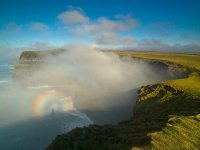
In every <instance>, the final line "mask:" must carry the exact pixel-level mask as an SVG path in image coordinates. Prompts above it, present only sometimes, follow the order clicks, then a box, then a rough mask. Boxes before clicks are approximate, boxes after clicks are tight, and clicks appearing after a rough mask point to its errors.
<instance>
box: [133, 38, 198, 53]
mask: <svg viewBox="0 0 200 150" xmlns="http://www.w3.org/2000/svg"><path fill="white" fill-rule="evenodd" d="M137 49H141V50H150V51H166V52H180V53H181V52H189V53H200V45H198V44H172V45H170V44H167V43H164V42H162V41H160V40H154V39H144V40H141V41H139V42H138V46H137Z"/></svg>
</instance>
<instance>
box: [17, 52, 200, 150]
mask: <svg viewBox="0 0 200 150" xmlns="http://www.w3.org/2000/svg"><path fill="white" fill-rule="evenodd" d="M60 52H62V50H61V51H60ZM116 53H117V54H119V55H121V56H129V55H130V56H131V57H133V59H138V60H141V61H146V62H147V63H149V65H150V66H152V69H153V70H154V71H155V72H158V73H163V75H168V76H171V77H172V78H171V79H172V80H169V81H166V82H163V83H159V84H154V85H145V86H142V87H141V88H140V90H139V91H138V98H137V104H136V106H135V108H134V113H133V116H132V118H130V119H129V120H126V121H124V122H121V123H119V124H117V125H103V126H100V125H90V126H89V127H84V128H76V129H74V130H72V131H71V132H69V133H66V134H63V135H58V136H57V137H56V138H55V139H54V140H53V141H52V143H50V145H49V146H48V147H47V148H46V150H80V149H81V150H129V149H132V150H138V149H157V150H160V149H162V150H165V149H166V150H167V149H188V150H189V149H194V150H195V149H196V150H198V149H199V148H200V73H199V68H200V67H199V66H200V61H199V58H200V56H199V55H198V56H196V55H194V56H193V55H188V57H187V56H185V55H184V58H183V56H182V54H180V55H178V54H176V58H177V59H176V60H174V59H172V60H171V57H172V56H171V54H162V56H160V55H161V54H160V53H159V55H158V54H152V53H145V54H143V53H142V54H141V53H136V52H134V53H129V52H126V53H124V52H123V53H121V52H116ZM57 54H58V53H57V52H55V51H53V52H52V51H51V52H40V51H37V52H32V51H28V52H23V53H22V54H21V57H20V61H19V64H17V65H16V66H15V77H17V78H18V77H20V78H21V77H23V75H25V74H26V75H27V74H31V72H33V71H34V69H35V68H38V67H40V65H41V64H42V62H43V58H45V57H46V56H50V55H51V56H54V55H57ZM158 57H159V58H158ZM177 61H178V62H177ZM186 62H188V63H187V65H185V63H186ZM183 77H184V78H183Z"/></svg>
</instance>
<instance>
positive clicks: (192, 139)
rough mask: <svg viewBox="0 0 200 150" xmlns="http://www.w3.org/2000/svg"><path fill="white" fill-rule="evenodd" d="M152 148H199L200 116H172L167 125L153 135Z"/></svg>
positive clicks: (197, 149) (186, 149)
mask: <svg viewBox="0 0 200 150" xmlns="http://www.w3.org/2000/svg"><path fill="white" fill-rule="evenodd" d="M151 139H152V140H151V144H152V149H156V150H160V149H162V150H172V149H177V150H179V149H184V150H199V148H200V118H199V115H197V116H193V117H184V116H171V117H170V119H169V120H168V123H167V126H166V127H165V128H164V129H163V130H162V131H160V132H155V133H153V134H152V135H151Z"/></svg>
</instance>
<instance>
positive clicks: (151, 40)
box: [0, 0, 200, 51]
mask: <svg viewBox="0 0 200 150" xmlns="http://www.w3.org/2000/svg"><path fill="white" fill-rule="evenodd" d="M199 6H200V1H199V0H164V1H160V0H109V1H108V0H0V18H1V19H0V45H4V47H5V46H7V47H9V46H10V47H17V48H19V47H30V46H32V47H34V46H37V45H39V46H47V45H54V46H63V45H66V44H74V43H86V44H93V45H98V46H103V47H117V46H119V47H121V48H122V47H123V48H125V47H131V48H133V49H134V48H135V49H147V50H148V49H150V50H151V49H155V50H160V51H162V50H167V49H171V51H173V48H174V49H176V50H181V48H183V51H185V50H187V48H189V49H190V50H191V49H193V51H197V50H199V49H198V48H199V42H200V9H199ZM177 47H178V48H177Z"/></svg>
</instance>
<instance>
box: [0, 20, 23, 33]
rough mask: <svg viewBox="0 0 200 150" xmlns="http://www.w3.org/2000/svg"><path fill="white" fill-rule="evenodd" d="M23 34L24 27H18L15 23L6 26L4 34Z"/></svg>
mask: <svg viewBox="0 0 200 150" xmlns="http://www.w3.org/2000/svg"><path fill="white" fill-rule="evenodd" d="M21 32H22V25H18V24H16V23H15V22H9V23H7V24H6V25H5V26H4V30H3V31H2V33H3V34H4V35H6V36H11V35H15V34H19V33H21Z"/></svg>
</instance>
